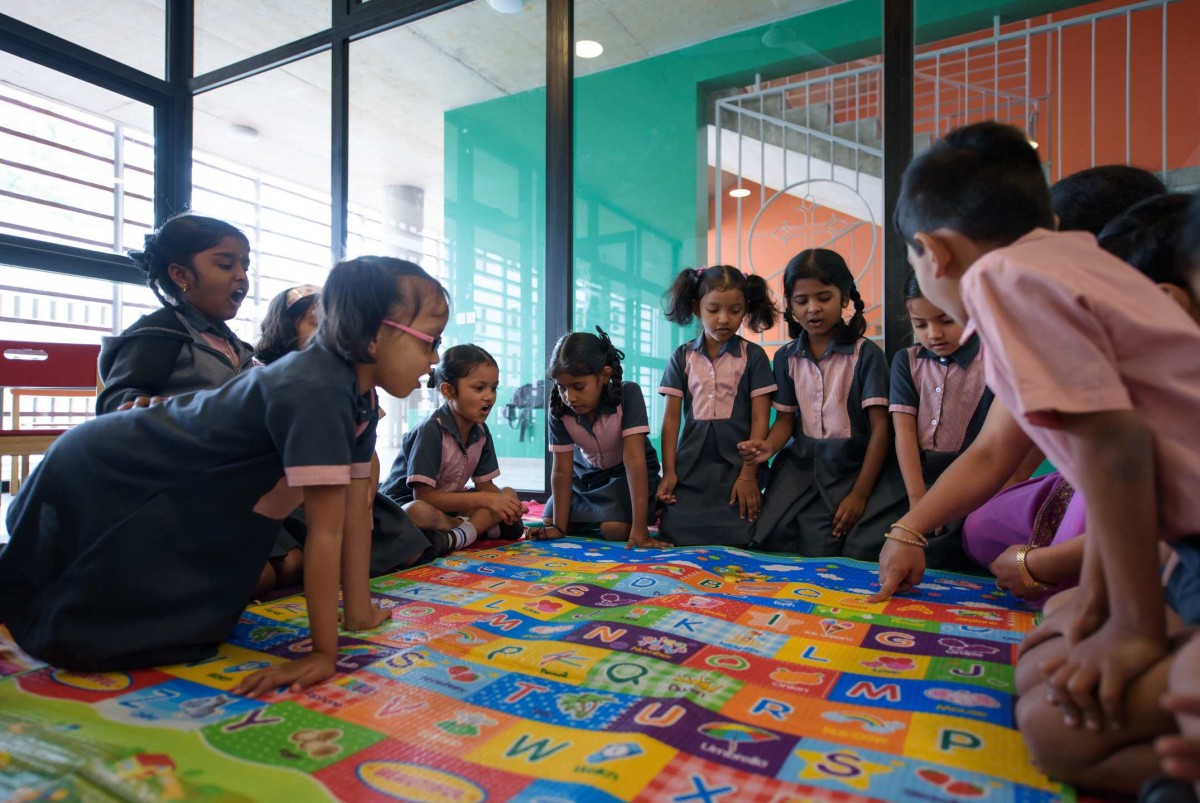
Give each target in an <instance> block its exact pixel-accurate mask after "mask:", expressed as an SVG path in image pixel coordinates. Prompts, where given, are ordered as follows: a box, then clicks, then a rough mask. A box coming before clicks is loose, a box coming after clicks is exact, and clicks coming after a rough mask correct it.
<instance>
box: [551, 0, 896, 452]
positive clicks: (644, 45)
mask: <svg viewBox="0 0 1200 803" xmlns="http://www.w3.org/2000/svg"><path fill="white" fill-rule="evenodd" d="M610 6H611V7H609V8H607V10H606V9H599V8H596V7H595V4H592V3H586V2H579V3H577V4H576V30H575V33H576V37H577V38H579V39H590V40H595V41H598V42H600V44H601V45H602V46H603V48H604V52H603V54H601V55H600V56H599V57H598V58H595V59H580V58H577V59H576V60H575V69H576V82H575V110H576V111H575V113H576V147H575V160H576V161H575V257H576V262H575V279H576V290H575V299H574V300H575V328H576V329H590V328H591V327H593V326H594V325H596V324H599V325H601V326H603V327H604V328H605V329H607V330H608V331H609V332H610V333H611V335H612V337H613V340H614V341H615V342H616V343H617V344H618V345H619V346H621V347H622V348H623V349H624V350H625V354H626V361H625V373H626V376H627V377H630V378H632V379H634V380H636V381H637V382H639V383H640V384H641V385H642V388H643V390H644V391H645V393H646V397H647V401H648V403H649V406H650V421H651V427H652V429H653V430H654V436H655V437H657V432H658V429H659V427H660V425H661V421H662V411H663V403H662V398H661V397H660V396H659V395H658V393H657V392H656V391H657V388H658V386H659V383H660V380H661V378H662V374H663V370H664V368H665V366H666V362H667V359H668V357H669V356H670V354H671V352H672V350H673V349H674V348H675V347H676V346H677V345H678V344H680V343H682V342H684V341H685V340H688V339H691V338H693V337H695V335H696V332H697V331H698V330H696V329H694V328H691V327H689V328H688V329H686V330H684V329H681V328H680V327H676V326H674V325H671V324H669V323H667V321H666V320H665V319H664V318H663V313H662V295H663V293H664V291H665V290H666V288H667V286H668V285H669V284H670V283H671V281H672V280H673V279H674V278H675V276H676V275H677V274H678V273H679V271H680V270H681V269H683V268H691V267H695V266H701V267H703V266H707V265H712V264H721V263H724V264H731V265H735V266H737V267H739V268H741V269H742V270H744V271H747V272H754V273H758V274H759V275H762V276H763V277H764V278H766V279H767V281H768V283H769V284H770V285H771V287H772V289H773V290H774V291H775V292H776V293H777V294H778V293H780V291H781V287H780V283H781V274H782V270H783V267H784V265H785V264H786V263H787V260H788V259H789V258H790V257H791V256H792V255H794V254H795V253H797V252H798V251H800V250H802V249H804V248H806V247H810V246H814V245H825V246H827V247H831V248H835V249H837V250H839V251H842V252H843V255H844V256H845V257H846V259H847V260H848V261H849V262H850V263H851V264H852V265H854V266H855V267H856V269H857V272H858V273H859V275H860V277H861V279H862V284H861V285H860V287H861V289H862V290H863V294H864V296H865V297H866V298H867V302H868V304H873V305H876V306H877V304H878V300H879V294H878V290H879V288H878V285H877V281H876V279H877V276H879V275H882V273H881V271H880V268H879V263H880V256H881V252H882V248H881V246H880V245H879V242H880V227H879V223H880V222H881V221H880V218H881V213H880V212H879V210H878V207H879V206H881V204H882V192H881V190H880V168H881V163H882V160H881V158H880V157H881V155H882V154H881V151H880V150H879V144H880V143H879V140H878V121H877V119H876V118H877V116H878V97H877V96H876V101H875V102H876V107H875V108H873V109H867V108H863V109H858V108H857V107H853V106H836V102H835V98H834V97H833V96H832V95H833V94H836V93H831V91H830V90H829V89H828V88H826V89H825V90H823V92H822V93H819V94H813V95H811V96H806V95H805V94H804V92H803V91H799V92H797V91H796V90H795V88H794V86H793V85H799V84H802V82H803V81H804V80H805V79H806V77H805V76H804V73H805V72H806V71H810V70H817V71H818V72H819V74H821V75H832V74H834V73H840V72H846V71H850V70H852V69H854V68H856V67H857V66H859V62H857V61H853V59H862V58H870V57H874V56H876V55H877V54H878V53H879V52H880V42H881V40H880V38H879V25H880V10H881V7H880V4H879V3H866V2H851V3H843V4H831V3H827V2H815V3H813V2H808V3H779V2H773V0H761V1H760V0H750V2H745V3H701V2H691V1H690V0H688V1H687V2H683V3H678V2H674V0H648V1H647V2H641V3H626V4H618V5H611V4H610ZM825 6H832V7H829V8H825ZM801 12H808V13H801ZM681 19H684V20H687V25H680V24H678V21H679V20H681ZM848 59H851V60H850V61H848ZM839 91H840V90H839ZM860 118H861V120H860ZM868 122H869V125H868ZM871 136H873V137H874V139H872V138H871ZM868 155H869V158H868ZM818 181H822V182H824V183H825V184H833V185H836V186H835V187H834V188H835V189H836V192H825V191H820V192H819V191H817V189H816V182H818ZM738 188H742V189H750V190H751V191H750V192H747V193H744V194H740V195H741V197H736V196H735V197H731V196H730V195H729V191H730V190H735V189H738ZM875 314H876V317H877V316H878V312H877V311H876V313H875ZM785 337H786V336H785V335H784V334H783V332H782V330H781V329H778V328H777V329H776V330H773V331H769V332H767V333H764V335H762V336H756V335H749V338H750V339H752V340H755V341H757V342H760V343H762V344H763V345H764V346H765V347H767V349H768V352H773V350H774V347H776V346H778V345H780V344H782V343H783V342H786V339H785Z"/></svg>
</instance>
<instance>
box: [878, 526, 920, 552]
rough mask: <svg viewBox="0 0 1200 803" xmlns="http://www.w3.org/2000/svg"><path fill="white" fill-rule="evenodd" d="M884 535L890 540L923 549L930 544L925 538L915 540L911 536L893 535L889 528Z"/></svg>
mask: <svg viewBox="0 0 1200 803" xmlns="http://www.w3.org/2000/svg"><path fill="white" fill-rule="evenodd" d="M883 537H884V538H887V539H888V540H890V541H899V542H900V543H902V544H908V545H909V546H919V547H921V548H922V549H924V548H925V547H927V546H929V543H928V542H927V541H924V540H923V539H922V541H914V540H912V539H911V538H901V537H900V536H898V535H892V531H891V530H888V531H887V532H886V533H884V534H883Z"/></svg>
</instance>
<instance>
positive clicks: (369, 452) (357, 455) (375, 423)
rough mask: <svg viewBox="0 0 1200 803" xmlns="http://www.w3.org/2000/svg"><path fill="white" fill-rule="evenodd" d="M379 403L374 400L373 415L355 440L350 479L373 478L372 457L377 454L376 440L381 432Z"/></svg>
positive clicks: (351, 457) (372, 405)
mask: <svg viewBox="0 0 1200 803" xmlns="http://www.w3.org/2000/svg"><path fill="white" fill-rule="evenodd" d="M379 413H380V410H379V405H378V404H376V403H374V402H372V404H371V417H370V418H369V419H367V425H366V427H365V428H364V429H363V430H362V432H360V433H358V439H357V440H356V441H354V453H353V454H352V455H351V456H350V479H352V480H369V479H370V478H371V458H373V457H374V456H375V442H376V440H377V437H378V433H379Z"/></svg>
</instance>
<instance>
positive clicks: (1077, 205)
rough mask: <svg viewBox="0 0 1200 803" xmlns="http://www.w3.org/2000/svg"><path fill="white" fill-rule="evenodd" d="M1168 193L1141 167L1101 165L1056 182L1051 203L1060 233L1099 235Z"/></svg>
mask: <svg viewBox="0 0 1200 803" xmlns="http://www.w3.org/2000/svg"><path fill="white" fill-rule="evenodd" d="M1166 191H1167V188H1166V185H1164V184H1163V183H1162V180H1161V179H1160V178H1159V177H1158V176H1156V175H1154V174H1153V173H1150V172H1148V171H1146V170H1142V169H1141V168H1140V167H1128V166H1126V165H1101V166H1099V167H1090V168H1088V169H1087V170H1080V171H1079V172H1078V173H1072V174H1071V175H1069V176H1067V177H1066V178H1061V179H1059V180H1058V181H1056V182H1055V183H1054V186H1052V187H1051V188H1050V204H1051V206H1052V207H1053V209H1054V214H1055V215H1057V216H1058V230H1059V231H1090V232H1091V233H1092V234H1095V235H1097V236H1099V234H1100V230H1101V229H1103V228H1104V227H1105V225H1107V224H1108V222H1109V221H1110V220H1112V219H1113V218H1115V217H1116V216H1117V215H1119V214H1121V213H1122V212H1124V211H1125V210H1126V209H1128V208H1129V207H1131V206H1133V205H1134V204H1136V203H1137V202H1139V201H1143V200H1145V199H1146V198H1150V197H1152V196H1155V195H1162V194H1163V193H1165V192H1166Z"/></svg>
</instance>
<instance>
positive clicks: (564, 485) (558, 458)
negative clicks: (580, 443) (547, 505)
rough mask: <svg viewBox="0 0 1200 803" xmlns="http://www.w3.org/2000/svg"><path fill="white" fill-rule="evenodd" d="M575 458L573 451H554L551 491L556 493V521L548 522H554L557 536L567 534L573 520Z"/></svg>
mask: <svg viewBox="0 0 1200 803" xmlns="http://www.w3.org/2000/svg"><path fill="white" fill-rule="evenodd" d="M573 460H574V455H573V454H572V453H571V452H554V468H553V470H552V472H551V474H550V492H551V493H552V494H553V495H554V521H547V522H546V523H547V524H553V525H554V527H555V528H556V529H557V530H558V532H557V533H555V537H558V536H560V535H566V533H567V527H568V525H569V524H570V522H571V480H572V479H574V471H573V469H572V462H573ZM543 532H544V530H543Z"/></svg>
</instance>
